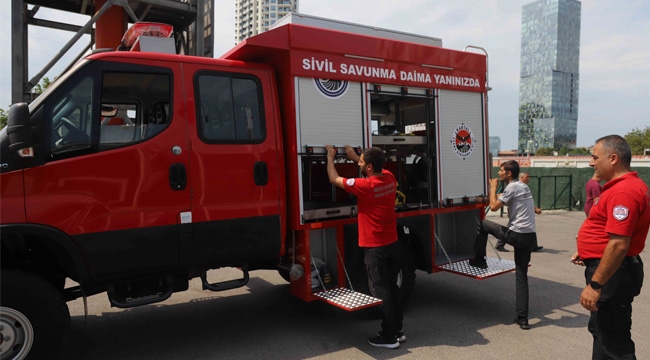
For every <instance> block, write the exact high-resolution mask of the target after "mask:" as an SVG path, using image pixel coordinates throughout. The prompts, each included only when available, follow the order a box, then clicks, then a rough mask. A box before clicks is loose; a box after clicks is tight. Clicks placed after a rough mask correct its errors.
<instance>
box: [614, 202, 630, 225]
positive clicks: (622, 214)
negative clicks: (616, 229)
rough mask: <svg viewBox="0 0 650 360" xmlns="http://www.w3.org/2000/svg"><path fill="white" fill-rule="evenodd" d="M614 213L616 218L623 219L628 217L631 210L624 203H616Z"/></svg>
mask: <svg viewBox="0 0 650 360" xmlns="http://www.w3.org/2000/svg"><path fill="white" fill-rule="evenodd" d="M612 215H613V216H614V219H616V220H618V221H622V220H625V219H627V217H628V215H630V210H628V208H626V207H625V206H623V205H616V206H614V211H613V212H612Z"/></svg>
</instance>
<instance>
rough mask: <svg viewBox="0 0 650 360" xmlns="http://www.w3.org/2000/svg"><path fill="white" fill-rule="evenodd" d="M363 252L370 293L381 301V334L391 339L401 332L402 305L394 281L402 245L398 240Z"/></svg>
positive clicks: (401, 261)
mask: <svg viewBox="0 0 650 360" xmlns="http://www.w3.org/2000/svg"><path fill="white" fill-rule="evenodd" d="M364 251H365V258H364V262H365V264H366V268H367V270H368V278H369V279H370V283H371V285H372V289H371V291H372V293H373V295H374V296H375V297H377V298H379V299H381V300H382V305H381V314H382V321H381V330H382V334H383V336H384V337H386V338H392V337H394V336H395V335H397V332H398V331H401V330H402V320H403V315H402V303H401V300H400V297H399V288H398V287H397V282H396V279H397V274H398V273H399V271H400V269H401V268H402V264H403V262H404V249H403V245H402V244H401V243H400V242H399V240H398V241H395V242H394V243H392V244H390V245H386V246H379V247H374V248H365V249H364Z"/></svg>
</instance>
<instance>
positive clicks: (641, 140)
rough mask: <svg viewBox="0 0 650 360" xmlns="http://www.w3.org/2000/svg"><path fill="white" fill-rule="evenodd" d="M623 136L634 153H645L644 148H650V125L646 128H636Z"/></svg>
mask: <svg viewBox="0 0 650 360" xmlns="http://www.w3.org/2000/svg"><path fill="white" fill-rule="evenodd" d="M623 137H624V138H625V140H626V141H627V143H628V144H629V145H630V149H631V150H632V155H643V150H644V149H650V126H646V127H645V129H639V128H634V129H633V130H632V131H630V132H629V133H627V134H626V135H625V136H623Z"/></svg>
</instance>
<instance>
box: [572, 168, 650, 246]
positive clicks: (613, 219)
mask: <svg viewBox="0 0 650 360" xmlns="http://www.w3.org/2000/svg"><path fill="white" fill-rule="evenodd" d="M648 228H650V191H649V190H648V186H647V185H646V184H645V183H644V182H643V180H641V179H640V178H639V176H638V175H637V173H636V171H633V172H629V173H627V174H625V175H623V176H620V177H618V178H616V179H614V180H611V181H609V182H607V183H606V184H605V186H603V192H602V193H601V194H600V198H599V199H598V200H597V201H595V202H594V205H593V207H592V208H591V211H590V212H589V217H588V218H587V219H586V220H585V222H583V223H582V226H581V227H580V231H579V232H578V240H577V242H578V254H579V255H580V258H581V259H600V258H602V257H603V252H604V251H605V247H606V246H607V243H608V242H609V234H614V235H620V236H628V237H630V238H631V240H630V248H629V250H628V251H627V256H636V255H639V253H641V251H643V248H644V247H645V239H646V236H647V235H648Z"/></svg>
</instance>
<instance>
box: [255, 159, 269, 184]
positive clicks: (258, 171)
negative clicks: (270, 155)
mask: <svg viewBox="0 0 650 360" xmlns="http://www.w3.org/2000/svg"><path fill="white" fill-rule="evenodd" d="M253 177H254V178H255V185H257V186H264V185H266V184H267V183H268V182H269V170H268V168H267V167H266V163H265V162H263V161H258V162H256V163H255V165H254V166H253Z"/></svg>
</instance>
